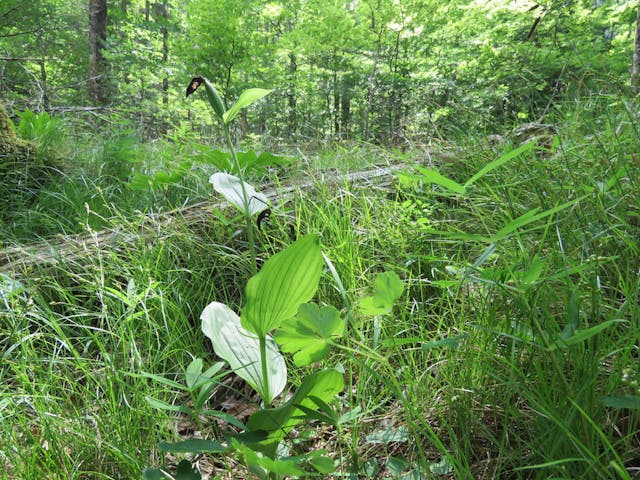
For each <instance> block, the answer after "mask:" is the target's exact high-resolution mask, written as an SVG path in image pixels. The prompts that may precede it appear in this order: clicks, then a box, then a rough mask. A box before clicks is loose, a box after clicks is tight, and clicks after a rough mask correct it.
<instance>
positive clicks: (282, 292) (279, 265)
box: [242, 235, 323, 337]
mask: <svg viewBox="0 0 640 480" xmlns="http://www.w3.org/2000/svg"><path fill="white" fill-rule="evenodd" d="M322 265H323V260H322V253H321V251H320V239H319V238H318V236H317V235H307V236H305V237H302V238H301V239H299V240H298V241H297V242H295V243H293V244H292V245H291V246H289V247H288V248H287V249H286V250H285V251H284V252H280V253H278V254H276V255H274V256H273V257H271V258H270V259H269V260H267V262H266V263H265V264H264V266H263V267H262V270H260V272H259V273H258V274H257V275H254V276H253V277H252V278H251V279H250V280H249V282H248V283H247V288H246V304H245V306H244V308H243V309H242V326H243V327H244V328H246V329H247V330H249V331H250V332H253V333H255V334H256V335H258V336H259V337H262V336H265V335H266V334H267V333H268V332H270V331H271V330H273V329H275V328H278V327H279V326H280V324H281V323H282V322H283V321H284V320H286V319H288V318H291V317H292V316H293V315H295V314H296V312H297V311H298V307H299V306H300V305H301V304H303V303H305V302H308V301H309V300H311V298H312V297H313V296H314V295H315V293H316V290H317V289H318V283H319V282H320V275H321V274H322Z"/></svg>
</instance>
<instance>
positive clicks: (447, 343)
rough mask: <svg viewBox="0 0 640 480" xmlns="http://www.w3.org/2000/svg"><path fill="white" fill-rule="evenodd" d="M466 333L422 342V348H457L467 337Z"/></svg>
mask: <svg viewBox="0 0 640 480" xmlns="http://www.w3.org/2000/svg"><path fill="white" fill-rule="evenodd" d="M467 336H468V335H459V336H457V337H449V338H443V339H441V340H433V341H431V342H425V343H423V344H422V347H421V348H422V350H431V349H432V348H440V347H451V348H458V347H459V346H460V342H461V341H462V340H464V339H465V338H467Z"/></svg>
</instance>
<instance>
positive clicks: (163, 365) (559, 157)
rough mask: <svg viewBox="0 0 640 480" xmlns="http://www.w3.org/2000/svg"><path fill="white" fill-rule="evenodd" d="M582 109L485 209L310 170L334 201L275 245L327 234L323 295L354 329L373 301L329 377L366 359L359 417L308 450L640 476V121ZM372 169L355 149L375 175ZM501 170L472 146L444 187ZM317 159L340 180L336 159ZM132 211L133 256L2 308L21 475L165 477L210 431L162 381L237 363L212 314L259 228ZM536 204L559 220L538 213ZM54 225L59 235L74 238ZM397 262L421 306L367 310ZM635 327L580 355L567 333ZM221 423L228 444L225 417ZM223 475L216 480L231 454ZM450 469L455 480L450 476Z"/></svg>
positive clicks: (4, 423) (600, 103)
mask: <svg viewBox="0 0 640 480" xmlns="http://www.w3.org/2000/svg"><path fill="white" fill-rule="evenodd" d="M607 105H608V106H609V107H608V108H605V106H607ZM611 105H613V107H612V106H611ZM562 109H564V118H559V120H558V124H559V126H560V134H559V138H558V145H557V147H555V149H554V151H553V152H550V153H549V152H542V151H531V152H529V153H526V154H524V155H522V156H519V157H517V158H515V159H513V160H511V161H509V162H507V163H506V164H505V165H503V166H502V167H500V168H497V169H495V170H493V171H491V172H490V173H489V174H487V175H486V176H484V177H482V178H480V179H479V180H478V181H476V182H475V183H474V184H473V185H471V186H470V187H469V188H468V190H467V192H466V194H465V195H464V196H463V195H452V194H450V193H449V192H447V191H445V190H443V189H442V188H441V187H438V186H434V185H432V184H427V183H422V184H420V183H418V184H413V185H403V184H397V183H396V184H393V185H390V186H385V187H372V186H371V185H360V186H358V185H347V184H346V183H345V184H342V185H339V186H338V187H330V186H328V185H326V184H323V183H322V181H321V180H320V179H321V176H320V174H318V170H317V169H316V168H314V167H315V164H314V159H313V157H311V156H310V157H309V158H308V159H307V162H308V164H309V166H311V167H312V168H308V169H306V170H304V171H303V172H302V173H301V172H298V173H297V174H296V175H304V176H305V177H311V178H313V176H314V175H315V176H316V178H318V181H317V182H316V186H315V187H314V188H309V189H305V190H304V191H300V192H298V194H297V195H296V196H295V198H293V199H292V200H291V201H290V202H288V203H287V204H285V205H283V206H280V207H278V208H277V209H274V212H273V214H272V220H271V223H270V224H269V225H268V226H267V227H266V228H265V229H264V231H263V232H261V233H260V234H259V236H258V241H259V243H260V247H259V252H260V256H261V257H262V258H266V257H267V256H269V255H271V254H272V253H274V252H277V251H280V250H282V248H284V247H285V246H286V245H287V244H289V243H290V242H291V241H292V240H291V233H292V232H291V229H292V228H293V230H294V231H295V232H296V233H297V234H298V236H301V235H302V234H304V233H306V232H317V233H319V234H320V235H321V238H322V244H323V248H324V251H325V253H326V254H327V256H328V257H329V258H330V259H331V261H332V263H333V265H334V266H335V268H336V271H337V273H338V275H339V277H340V279H341V281H342V284H343V287H344V291H343V292H341V291H340V289H339V288H338V286H337V285H336V283H335V281H334V279H333V278H332V275H331V274H330V273H329V272H326V273H325V275H324V276H323V279H322V281H321V286H320V290H319V293H318V295H317V301H318V302H319V303H329V304H333V305H335V306H336V307H338V308H339V309H342V311H343V313H346V311H347V308H348V307H349V305H346V304H345V302H344V298H343V296H342V293H346V296H347V299H348V301H349V302H350V303H351V306H352V307H353V309H352V312H353V317H352V318H351V319H350V323H349V334H348V336H347V337H345V339H344V343H343V346H344V348H343V349H338V351H336V352H335V354H334V355H333V357H332V358H331V359H330V360H329V363H331V364H337V363H340V364H342V365H343V366H344V369H345V379H346V383H347V388H346V389H345V394H344V395H343V397H342V400H341V402H340V403H339V406H340V407H339V408H340V409H341V412H342V413H344V412H346V411H349V410H351V411H352V412H353V417H354V420H353V421H351V422H348V423H346V424H345V425H343V426H342V428H341V429H340V430H339V431H336V430H333V429H329V428H323V429H322V430H320V431H316V430H315V429H314V428H312V429H310V432H306V431H305V429H304V427H303V428H301V429H300V431H299V432H298V438H297V439H296V441H295V442H294V443H295V444H294V448H301V449H308V448H318V447H326V448H328V449H329V450H330V452H332V454H333V455H334V456H335V458H337V459H338V460H339V461H340V471H341V472H343V473H345V474H353V475H355V474H356V473H360V475H361V476H363V477H364V478H366V473H367V472H368V473H369V475H370V478H373V472H374V471H375V470H376V469H377V470H378V471H380V472H383V474H384V475H386V476H393V475H392V472H403V473H408V472H409V471H410V470H413V471H414V472H415V473H416V476H415V477H413V478H419V477H418V476H417V475H418V474H419V473H420V472H421V473H420V474H421V475H423V477H422V478H431V477H433V478H452V477H451V475H455V478H461V479H464V478H487V479H488V478H505V479H528V478H536V479H537V478H541V479H543V478H544V479H546V478H567V479H577V478H585V479H595V478H603V479H605V478H633V477H634V476H637V475H638V468H640V465H638V463H637V459H638V458H640V437H639V436H638V433H637V432H638V431H639V430H640V418H639V415H638V410H637V409H636V410H634V409H629V408H613V407H609V406H606V405H605V403H604V402H603V399H604V397H611V396H613V397H616V396H621V395H640V392H638V387H637V382H638V381H640V368H639V367H638V365H639V364H640V361H639V359H638V357H639V355H640V351H639V349H640V298H639V297H640V273H639V272H640V252H639V249H640V240H639V238H640V237H639V236H638V231H639V225H640V196H638V195H637V191H638V183H639V181H640V176H639V174H638V172H639V171H640V164H639V161H638V158H637V156H636V154H635V152H637V151H640V148H639V147H640V136H639V135H638V125H637V124H636V122H635V120H634V117H633V115H632V114H631V113H629V112H633V111H634V110H633V106H632V105H626V104H625V103H624V102H623V101H622V100H619V99H617V98H608V97H601V96H594V97H590V98H587V99H585V100H584V103H579V104H575V105H566V106H564V107H562V108H560V110H562ZM587 112H596V113H591V114H588V113H587ZM598 112H599V113H598ZM505 148H508V147H505ZM369 151H370V152H374V150H369ZM364 155H365V154H363V153H362V151H357V152H355V153H354V152H351V151H347V150H344V149H343V150H341V151H339V152H338V153H337V156H349V157H356V161H355V164H354V165H360V164H365V163H367V162H365V161H364V160H366V159H364ZM499 155H500V152H499V151H496V150H490V149H489V147H486V148H485V147H481V148H479V147H478V143H477V142H475V140H474V139H469V144H465V143H459V144H458V145H456V146H451V147H450V148H449V156H448V158H455V159H456V160H455V162H451V161H448V162H447V163H446V164H444V165H443V166H442V168H441V169H440V172H441V173H442V174H443V175H446V176H448V177H450V178H452V179H454V180H456V181H457V182H459V183H464V182H465V181H466V180H468V179H469V178H471V177H472V176H473V175H474V174H475V173H476V172H478V171H479V170H480V169H481V168H483V167H484V166H485V165H486V164H487V163H489V162H490V161H492V160H494V159H495V158H496V157H497V156H499ZM398 159H400V160H401V161H402V162H406V161H407V157H405V156H402V157H401V158H399V157H398V156H396V157H395V161H398ZM434 161H435V163H436V164H438V158H437V156H436V157H435V158H434ZM318 162H319V164H320V165H321V166H327V165H331V166H335V164H331V163H330V162H328V160H327V158H326V153H325V154H323V156H320V157H319V160H318ZM368 163H380V156H379V155H371V156H370V159H369V162H368ZM383 163H385V162H383ZM301 168H302V167H301ZM193 181H194V182H195V183H193V184H192V185H193V186H192V187H189V189H187V190H188V191H189V192H196V193H197V195H202V192H204V189H203V188H204V187H203V185H204V186H206V178H205V181H204V182H203V184H202V185H200V184H198V183H197V180H195V179H194V180H193ZM187 184H189V183H188V182H187ZM65 188H70V187H68V185H67V187H65ZM110 188H111V187H110ZM112 188H117V187H116V186H113V187H112ZM100 189H101V190H102V192H104V191H105V189H106V186H101V187H100ZM91 190H95V191H96V192H98V190H99V189H97V187H96V186H95V185H91V187H90V188H88V189H87V190H86V191H91ZM63 192H64V193H63ZM76 194H77V196H74V192H73V191H69V190H65V189H64V188H61V189H58V191H57V193H56V191H55V190H52V191H48V192H42V193H41V195H42V196H43V197H46V196H48V198H49V199H54V198H58V199H59V201H60V202H61V204H64V205H67V206H68V208H69V209H71V210H73V209H75V210H76V212H77V213H78V214H79V212H80V211H82V210H83V208H84V207H83V206H82V205H78V204H79V202H81V201H82V200H81V199H82V198H84V197H83V195H86V193H82V192H79V193H78V192H76ZM193 195H194V193H188V194H187V195H185V196H181V195H180V194H178V193H176V197H175V199H174V200H172V201H171V202H170V203H171V204H174V205H175V204H180V200H179V199H180V198H183V200H184V197H186V196H191V197H193ZM115 197H116V196H114V195H113V194H111V193H108V194H104V196H102V197H101V196H100V195H99V194H97V196H96V200H95V202H96V203H95V205H94V206H93V207H92V208H91V210H92V211H98V212H99V218H100V219H101V220H100V222H99V223H98V224H96V227H97V226H98V225H99V226H100V227H107V228H111V229H114V230H115V229H117V230H119V231H121V232H127V233H131V234H132V235H133V240H131V239H127V240H123V241H122V242H120V243H116V244H115V245H113V246H112V247H111V248H109V249H104V250H101V251H99V252H96V253H92V254H87V255H85V256H81V257H78V258H74V259H73V260H69V261H66V262H62V263H60V264H57V265H54V266H47V265H39V264H37V263H35V264H32V265H30V266H27V267H24V269H23V270H22V271H20V272H16V273H15V275H13V276H14V278H15V279H17V280H19V281H20V282H21V284H22V287H23V288H22V289H18V290H15V291H14V293H12V294H8V295H7V294H6V292H5V296H4V300H3V301H2V303H0V318H1V321H0V355H2V358H1V362H0V464H2V465H4V467H5V468H0V472H1V473H0V478H7V479H9V478H10V479H14V478H65V479H81V478H105V479H107V478H114V479H115V478H140V472H141V471H142V468H144V467H145V466H149V465H150V466H160V465H164V464H166V463H171V462H172V461H173V462H175V459H173V458H166V457H165V456H164V454H162V453H161V452H160V451H159V450H158V449H157V442H158V441H160V440H175V439H179V438H184V437H188V436H190V435H193V434H194V431H193V430H194V428H195V427H196V425H195V424H194V423H193V422H191V421H190V420H189V419H188V418H186V417H184V418H182V417H180V416H179V415H178V414H169V413H167V412H162V411H159V410H156V409H154V408H152V407H151V405H150V404H149V403H148V402H147V401H146V400H145V398H146V397H153V398H158V399H160V400H163V401H165V402H168V403H173V404H176V405H183V404H188V403H189V399H188V398H187V397H185V396H184V395H183V394H181V393H178V392H175V391H172V389H171V388H170V387H169V386H167V385H164V384H162V383H159V382H155V381H153V380H150V379H148V378H145V377H144V376H140V375H139V374H140V373H145V372H146V373H152V374H156V375H163V376H166V377H167V378H169V379H175V378H178V376H179V372H181V371H183V370H184V369H185V368H186V366H187V365H188V364H189V362H190V361H191V359H192V358H193V357H196V356H197V357H202V358H204V359H205V365H210V364H211V363H212V362H213V361H215V358H214V355H213V354H212V352H211V351H210V347H209V345H208V344H207V342H206V341H205V338H204V337H203V335H202V334H201V332H200V328H199V315H200V312H201V311H202V309H203V308H204V307H205V306H206V305H207V304H208V303H209V302H210V301H213V300H216V301H220V302H224V303H228V304H229V305H232V306H235V307H238V306H239V305H241V303H242V292H243V286H244V284H245V283H246V280H247V278H248V276H249V272H250V264H249V259H248V255H247V247H246V245H245V240H244V239H243V236H242V235H241V234H240V235H237V236H234V232H235V231H236V230H237V229H239V228H240V224H239V223H238V224H237V225H234V224H233V223H232V222H231V223H230V222H225V221H222V220H221V219H220V218H221V216H222V215H223V213H222V212H221V213H220V214H219V215H220V217H219V216H217V215H212V216H211V218H210V219H209V220H206V219H205V220H204V221H203V222H200V223H198V224H197V225H195V226H191V227H187V226H185V223H184V222H181V221H180V219H179V218H177V219H176V221H174V222H172V223H171V224H163V226H162V227H161V228H160V227H159V228H156V229H153V228H152V229H150V230H151V231H153V232H155V233H154V234H152V235H146V236H144V237H142V236H137V235H135V234H136V232H139V231H140V230H141V225H142V219H141V217H139V216H138V215H134V214H133V212H134V211H135V210H139V211H145V208H143V207H141V206H140V205H142V204H143V202H142V200H140V199H138V200H136V202H140V203H139V204H138V205H139V206H138V207H136V208H131V209H128V208H121V207H120V206H118V205H110V204H109V201H108V200H107V198H115ZM147 200H149V198H147ZM51 201H53V200H51ZM559 205H564V207H563V208H556V207H558V206H559ZM65 208H66V207H65ZM163 208H164V207H163ZM535 208H539V210H538V211H537V213H538V214H539V215H538V216H537V217H536V220H535V221H531V222H529V223H526V222H524V221H522V218H527V217H522V216H523V215H526V214H527V213H528V212H531V211H532V210H533V209H535ZM101 209H103V210H101ZM545 212H546V214H545ZM225 213H227V212H225ZM32 214H33V215H40V213H37V212H36V213H34V212H32ZM43 215H44V214H43ZM68 217H69V218H70V217H71V214H69V215H68ZM517 219H520V220H517ZM85 220H86V219H85ZM66 221H67V220H59V222H60V225H59V226H60V227H62V225H64V222H66ZM51 222H52V224H53V225H52V226H51V227H46V226H45V227H43V231H42V233H41V235H45V234H46V233H47V231H51V230H55V229H56V228H55V222H56V220H55V217H52V219H51ZM517 225H520V227H519V228H516V226H517ZM25 228H26V227H25ZM67 228H70V227H62V230H63V231H66V229H67ZM498 232H502V233H501V234H500V235H496V234H497V233H498ZM123 238H124V237H123ZM127 238H129V237H128V236H127ZM386 270H394V271H396V272H397V273H398V274H399V275H400V276H401V278H402V279H403V281H404V283H405V294H404V296H403V298H402V300H401V301H399V302H398V304H397V305H396V306H395V308H394V310H393V312H392V314H390V315H387V316H383V317H380V318H376V319H371V318H365V317H364V316H362V315H360V314H359V313H358V299H359V298H361V297H363V296H364V295H367V294H368V293H369V292H370V289H371V286H372V285H373V281H374V278H375V274H376V273H378V272H381V271H386ZM4 290H8V288H6V287H5V289H4ZM236 310H237V308H236ZM613 320H620V321H619V322H612V323H611V324H610V325H609V326H608V327H607V328H605V329H603V330H602V331H600V332H599V333H597V334H594V335H592V336H589V337H588V338H586V337H585V338H584V339H582V340H580V339H578V340H575V341H574V342H573V343H572V344H571V345H568V346H567V345H564V344H563V343H562V341H560V340H559V339H560V338H564V339H565V340H566V339H570V338H571V336H572V335H576V334H577V333H579V332H580V331H585V330H588V329H589V328H593V327H596V326H598V325H602V324H604V323H605V322H610V321H613ZM292 371H293V370H292ZM300 373H302V372H300ZM297 380H299V377H294V379H293V381H294V382H295V381H297ZM634 382H636V383H634ZM214 400H215V402H217V403H218V404H217V405H213V406H214V407H216V406H219V404H220V403H221V402H222V401H223V400H226V401H227V402H228V403H229V402H230V403H235V404H236V405H237V404H243V403H247V404H251V403H252V402H255V401H256V399H255V398H253V397H251V396H249V395H248V393H247V392H246V391H245V390H243V389H242V388H241V387H239V386H238V385H233V386H232V390H229V391H228V390H225V389H224V388H223V387H222V386H221V387H220V389H219V390H218V391H217V392H216V395H215V399H214ZM215 402H214V403H215ZM358 412H359V413H358ZM387 427H391V428H394V429H399V430H394V431H395V432H396V434H397V435H398V437H396V440H397V441H388V442H385V441H384V439H383V440H380V439H379V438H378V440H377V441H376V440H375V437H370V435H371V434H372V433H375V432H379V431H381V430H384V429H385V428H387ZM203 428H204V429H203V430H202V431H201V432H197V433H198V434H202V435H205V436H213V435H215V434H216V432H219V425H217V424H216V423H215V422H214V421H213V420H211V419H209V420H207V421H205V422H204V424H203ZM405 429H406V430H405ZM200 464H201V466H203V468H204V470H205V471H208V472H210V471H211V470H212V469H214V467H213V466H212V465H213V464H214V459H208V460H207V461H205V460H204V459H201V460H200ZM438 464H439V465H438ZM225 468H226V469H228V470H229V471H231V472H234V471H236V472H241V470H238V467H237V466H235V464H233V463H231V460H220V461H219V462H218V463H215V469H217V470H216V471H217V472H218V473H221V472H222V470H224V469H225ZM438 468H440V471H441V472H447V471H451V472H452V473H451V474H450V476H449V477H441V476H436V475H435V473H431V472H432V471H438ZM430 469H431V470H430ZM634 469H635V470H634ZM397 476H398V478H399V476H400V473H398V475H397ZM235 478H246V472H241V473H235ZM352 478H355V476H354V477H352ZM406 478H410V477H406Z"/></svg>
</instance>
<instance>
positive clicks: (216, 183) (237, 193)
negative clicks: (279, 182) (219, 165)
mask: <svg viewBox="0 0 640 480" xmlns="http://www.w3.org/2000/svg"><path fill="white" fill-rule="evenodd" d="M209 183H210V184H211V185H213V189H214V190H215V191H216V192H218V193H219V194H221V195H222V196H223V197H224V198H226V199H227V200H228V201H229V202H230V203H231V204H232V205H233V206H234V207H236V208H237V209H238V210H239V211H240V212H242V213H243V214H245V215H246V214H248V215H249V216H251V215H255V214H256V213H260V212H261V211H263V210H265V209H266V208H267V207H268V206H269V200H268V199H267V197H266V196H265V195H264V194H263V193H260V192H256V190H255V189H254V188H253V187H252V186H251V185H249V184H248V183H247V182H242V183H244V189H245V192H246V194H247V202H248V208H245V202H244V197H243V194H242V183H241V182H240V179H239V178H238V177H236V176H234V175H229V174H228V173H222V172H218V173H214V174H213V175H211V178H209Z"/></svg>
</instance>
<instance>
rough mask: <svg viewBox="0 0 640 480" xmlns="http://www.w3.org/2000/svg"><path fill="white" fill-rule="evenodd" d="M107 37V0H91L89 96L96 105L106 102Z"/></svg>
mask: <svg viewBox="0 0 640 480" xmlns="http://www.w3.org/2000/svg"><path fill="white" fill-rule="evenodd" d="M106 39H107V0H89V97H90V98H91V101H92V102H93V103H94V104H95V105H102V104H105V103H106V100H107V98H106V92H105V87H104V76H103V75H104V70H105V68H104V67H105V59H104V55H103V54H102V50H103V49H104V45H105V41H106Z"/></svg>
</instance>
